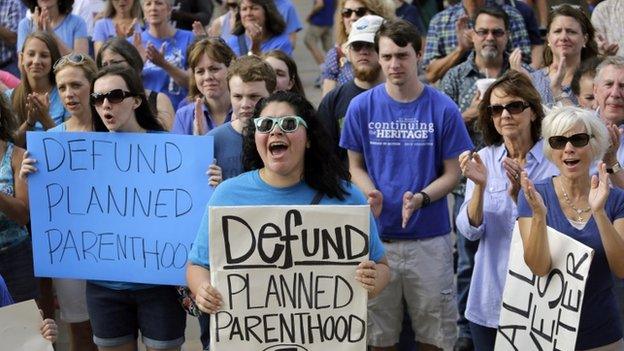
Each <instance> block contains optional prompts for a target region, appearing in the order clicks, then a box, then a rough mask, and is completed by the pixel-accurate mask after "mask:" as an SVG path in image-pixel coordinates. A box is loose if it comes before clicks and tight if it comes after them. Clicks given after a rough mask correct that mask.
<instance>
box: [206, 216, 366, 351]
mask: <svg viewBox="0 0 624 351" xmlns="http://www.w3.org/2000/svg"><path fill="white" fill-rule="evenodd" d="M209 211H210V213H209V215H210V274H211V283H212V285H213V286H214V287H215V288H216V289H217V290H219V292H220V293H221V295H222V297H223V307H222V309H221V310H220V311H219V312H217V313H216V314H214V315H212V316H211V323H210V328H211V329H210V333H211V337H210V342H211V350H216V351H219V350H237V351H245V350H249V351H252V350H253V351H259V350H267V351H268V350H271V351H277V350H291V351H301V350H308V351H313V350H323V351H327V350H358V351H361V350H365V349H366V304H367V291H366V290H365V289H364V288H363V287H362V286H361V285H360V283H358V282H357V281H356V280H355V271H356V268H357V265H358V264H359V263H360V262H362V261H366V260H368V254H369V249H370V248H369V239H368V237H369V226H370V217H369V216H370V209H369V207H368V206H257V207H211V208H210V210H209Z"/></svg>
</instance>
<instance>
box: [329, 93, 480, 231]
mask: <svg viewBox="0 0 624 351" xmlns="http://www.w3.org/2000/svg"><path fill="white" fill-rule="evenodd" d="M340 146H341V147H342V148H345V149H348V150H352V151H355V152H359V153H361V154H362V155H363V157H364V161H365V164H366V169H367V171H368V174H369V176H370V178H371V179H372V181H373V183H374V184H375V187H376V188H377V189H378V190H380V191H381V193H382V194H383V210H382V212H381V216H380V217H379V225H380V232H381V237H382V238H387V239H415V238H427V237H433V236H439V235H445V234H447V233H449V232H450V231H451V226H450V222H449V214H448V206H447V203H446V197H442V199H440V200H438V201H434V202H432V203H431V204H430V205H429V206H427V207H425V208H422V209H420V210H417V211H415V212H414V214H413V215H412V217H411V219H410V220H409V222H408V225H407V228H405V229H403V228H401V222H402V219H401V209H402V207H403V193H405V192H406V191H412V192H419V191H421V190H422V189H423V188H425V187H426V186H427V185H429V184H430V183H432V182H433V181H434V180H436V179H437V178H439V177H440V176H441V175H442V173H443V171H444V160H447V159H453V158H457V156H458V155H459V154H460V153H462V152H463V151H465V150H469V149H472V148H473V145H472V142H471V141H470V136H469V135H468V132H467V131H466V127H465V125H464V121H463V120H462V117H461V113H460V111H459V108H458V107H457V105H455V103H454V102H453V101H452V100H451V99H450V98H449V97H448V96H446V95H445V94H444V93H441V92H439V91H438V90H436V89H434V88H431V87H430V86H425V87H424V89H423V92H422V94H421V95H420V96H419V97H418V98H417V99H416V100H414V101H411V102H407V103H402V102H398V101H395V100H394V99H392V98H391V97H390V96H389V95H388V93H387V92H386V85H385V84H381V85H378V86H376V87H375V88H373V89H370V90H368V91H366V92H363V93H362V94H360V95H358V96H356V97H355V98H354V99H353V100H352V101H351V104H350V105H349V108H348V109H347V115H346V117H345V121H344V127H343V129H342V135H341V138H340Z"/></svg>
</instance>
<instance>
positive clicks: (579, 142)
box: [548, 133, 593, 150]
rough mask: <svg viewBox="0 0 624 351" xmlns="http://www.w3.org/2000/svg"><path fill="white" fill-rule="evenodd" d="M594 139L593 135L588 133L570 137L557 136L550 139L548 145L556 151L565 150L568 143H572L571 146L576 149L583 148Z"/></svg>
mask: <svg viewBox="0 0 624 351" xmlns="http://www.w3.org/2000/svg"><path fill="white" fill-rule="evenodd" d="M592 137H593V136H592V135H589V134H587V133H578V134H574V135H572V136H569V137H564V136H563V135H555V136H551V137H550V138H548V144H550V147H551V148H553V149H555V150H561V149H564V148H565V146H566V145H567V144H568V142H570V144H572V146H574V147H583V146H585V145H587V144H588V143H589V139H590V138H592Z"/></svg>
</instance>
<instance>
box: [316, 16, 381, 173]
mask: <svg viewBox="0 0 624 351" xmlns="http://www.w3.org/2000/svg"><path fill="white" fill-rule="evenodd" d="M383 21H384V19H383V18H382V17H379V16H375V15H368V16H364V17H362V18H360V19H358V20H357V21H356V22H355V23H353V24H352V25H351V32H350V34H349V38H348V40H347V45H346V46H347V57H348V58H349V62H351V64H352V65H353V75H354V79H353V80H351V81H350V82H347V83H345V84H343V85H341V86H339V87H336V88H335V89H333V90H331V91H330V92H329V93H327V95H325V96H324V97H323V100H322V101H321V104H320V105H319V108H318V116H319V119H320V120H321V121H322V122H323V124H324V125H325V128H326V129H327V131H328V132H329V134H330V135H331V137H332V144H333V145H334V146H335V147H336V152H337V153H338V155H339V156H340V158H341V159H342V160H343V161H345V163H346V162H347V152H346V150H344V149H341V148H340V147H339V146H338V141H339V139H340V129H341V128H342V124H343V121H344V117H345V114H346V113H347V107H348V106H349V103H350V102H351V100H352V99H353V98H354V97H356V96H357V95H359V94H360V93H362V92H364V91H366V90H368V89H370V88H372V87H374V86H375V85H377V84H379V83H382V82H383V81H384V75H383V73H382V72H381V66H380V65H379V56H378V55H377V52H376V51H375V45H374V43H375V33H376V32H377V30H378V29H379V26H381V24H382V23H383Z"/></svg>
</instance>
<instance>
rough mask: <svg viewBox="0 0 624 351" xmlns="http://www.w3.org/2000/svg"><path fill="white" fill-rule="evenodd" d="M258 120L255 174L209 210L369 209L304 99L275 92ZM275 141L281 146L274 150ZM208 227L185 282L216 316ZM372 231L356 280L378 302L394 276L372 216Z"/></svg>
mask: <svg viewBox="0 0 624 351" xmlns="http://www.w3.org/2000/svg"><path fill="white" fill-rule="evenodd" d="M254 116H255V118H252V119H250V120H249V121H248V124H247V128H246V134H245V137H244V138H245V141H244V158H245V159H244V163H245V168H246V169H247V170H250V171H249V172H246V173H243V174H241V175H240V176H238V177H235V178H230V179H228V180H226V181H224V182H223V183H221V184H220V185H219V186H218V187H217V188H216V189H215V192H214V193H213V195H212V197H211V198H210V200H209V203H208V206H239V205H287V204H290V205H296V204H301V205H308V204H311V203H312V204H317V203H319V204H323V205H356V204H366V198H365V197H364V195H363V194H362V193H361V192H360V191H359V190H358V189H357V188H356V187H355V186H353V184H351V183H350V182H349V181H348V179H349V173H348V171H347V170H346V169H345V167H344V166H343V165H342V163H340V161H339V160H338V158H337V157H336V156H334V154H333V153H331V152H330V150H331V146H330V144H329V138H328V136H327V135H326V132H325V130H324V129H323V126H322V124H321V123H320V121H319V119H318V118H317V117H316V113H315V111H314V108H313V107H312V105H311V104H310V103H309V102H308V101H307V100H306V99H305V98H303V97H301V96H300V95H298V94H295V93H291V92H284V91H279V92H276V93H274V94H273V95H271V96H269V97H268V98H265V99H263V100H260V102H258V104H257V105H256V110H255V113H254ZM276 141H281V143H280V145H281V146H279V147H276V146H274V145H273V144H275V142H276ZM319 196H320V198H319V199H318V201H315V200H314V199H315V198H318V197H319ZM209 222H210V218H208V212H206V213H205V214H204V218H203V219H202V224H201V226H200V228H199V231H198V232H197V237H196V238H195V243H194V245H193V249H192V250H191V253H190V255H189V260H190V261H189V264H188V265H187V274H186V277H187V282H188V285H189V288H190V289H191V291H193V293H195V296H196V301H197V305H198V307H199V308H200V309H201V310H202V311H203V312H206V313H216V312H217V311H218V310H219V308H220V307H221V306H222V298H221V295H220V294H219V292H218V291H217V290H216V289H215V288H214V287H213V286H212V285H211V284H210V267H209V261H208V257H209V246H208V235H207V233H208V223H209ZM370 228H371V233H370V237H369V240H370V261H364V262H362V263H360V265H359V266H358V267H359V269H358V273H357V274H356V279H357V280H358V281H360V283H361V284H362V286H363V287H364V288H365V289H366V290H368V294H369V296H374V295H376V294H378V293H379V292H380V291H381V289H383V287H385V285H386V284H387V283H388V280H389V278H390V273H389V268H388V265H387V260H386V258H385V256H384V252H383V245H382V244H381V241H380V239H379V236H378V234H377V229H376V228H377V227H376V226H375V223H374V220H373V218H372V216H371V226H370Z"/></svg>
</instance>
